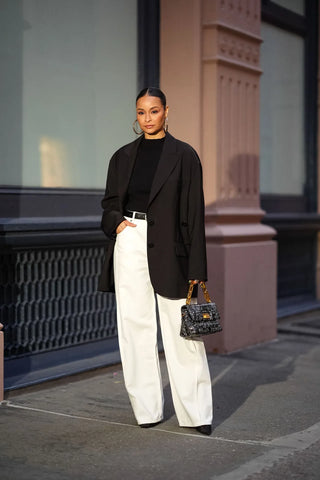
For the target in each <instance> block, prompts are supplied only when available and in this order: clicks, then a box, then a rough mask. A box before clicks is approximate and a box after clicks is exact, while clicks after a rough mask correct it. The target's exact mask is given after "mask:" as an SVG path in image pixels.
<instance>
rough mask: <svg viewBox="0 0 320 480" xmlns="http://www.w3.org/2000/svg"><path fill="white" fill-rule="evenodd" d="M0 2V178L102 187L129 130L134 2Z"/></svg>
mask: <svg viewBox="0 0 320 480" xmlns="http://www.w3.org/2000/svg"><path fill="white" fill-rule="evenodd" d="M0 11H1V24H2V26H3V28H1V29H0V62H1V66H2V74H1V75H2V78H1V83H0V108H1V111H2V112H4V115H2V116H1V117H2V118H0V131H1V132H2V136H1V141H0V158H1V160H2V162H3V167H4V168H3V170H2V175H1V181H0V183H1V184H2V185H21V186H31V187H33V186H34V187H37V186H52V187H54V186H55V187H59V186H61V187H74V188H104V182H105V175H106V168H107V161H108V159H109V158H110V156H111V154H112V153H113V152H114V151H115V150H116V149H117V148H118V147H119V146H121V145H123V144H124V143H126V142H129V141H131V140H132V139H133V138H134V135H133V132H132V130H131V125H132V122H133V120H134V112H135V106H134V99H135V97H136V94H137V2H136V1H135V0H90V1H88V0H68V1H66V0H41V1H39V0H13V1H8V0H0ZM39 156H40V159H39ZM40 164H41V168H40Z"/></svg>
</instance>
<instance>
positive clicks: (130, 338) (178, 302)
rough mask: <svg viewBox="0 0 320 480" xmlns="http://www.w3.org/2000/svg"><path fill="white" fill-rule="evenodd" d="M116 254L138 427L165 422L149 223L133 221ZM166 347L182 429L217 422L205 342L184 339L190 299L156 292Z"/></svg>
mask: <svg viewBox="0 0 320 480" xmlns="http://www.w3.org/2000/svg"><path fill="white" fill-rule="evenodd" d="M129 220H130V221H133V222H134V223H135V224H136V225H137V226H136V227H126V228H125V229H124V230H123V231H122V232H121V233H120V234H118V236H117V240H116V245H115V251H114V273H115V285H116V302H117V321H118V335H119V346H120V355H121V360H122V366H123V373H124V381H125V386H126V389H127V392H128V394H129V398H130V401H131V405H132V408H133V411H134V415H135V417H136V420H137V422H138V424H143V423H154V422H158V421H160V420H162V418H163V403H164V399H163V390H162V381H161V373H160V366H159V358H158V347H157V319H156V301H155V293H154V290H153V287H152V285H151V281H150V276H149V269H148V261H147V222H146V221H145V220H137V219H134V220H133V219H131V218H130V219H129ZM157 302H158V309H159V317H160V326H161V333H162V340H163V346H164V351H165V357H166V362H167V367H168V373H169V380H170V386H171V392H172V397H173V403H174V408H175V412H176V415H177V418H178V422H179V425H180V426H186V427H196V426H199V425H211V423H212V392H211V380H210V372H209V368H208V362H207V357H206V352H205V348H204V344H203V342H202V341H201V340H197V341H193V340H186V339H184V338H182V337H180V326H181V306H182V305H183V304H184V303H185V299H184V298H183V299H170V298H165V297H162V296H160V295H158V294H157Z"/></svg>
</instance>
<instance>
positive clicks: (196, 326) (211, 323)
mask: <svg viewBox="0 0 320 480" xmlns="http://www.w3.org/2000/svg"><path fill="white" fill-rule="evenodd" d="M200 286H201V288H202V290H203V295H204V298H205V300H206V302H207V303H203V304H191V296H192V291H193V283H190V286H189V291H188V296H187V300H186V305H183V306H182V307H181V330H180V336H181V337H184V338H195V337H202V336H203V335H210V334H211V333H216V332H221V330H222V327H221V325H220V322H219V320H220V314H219V312H218V309H217V305H216V304H215V303H214V302H212V301H211V300H210V296H209V292H208V290H207V287H206V284H205V283H204V282H200Z"/></svg>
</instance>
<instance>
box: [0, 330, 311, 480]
mask: <svg viewBox="0 0 320 480" xmlns="http://www.w3.org/2000/svg"><path fill="white" fill-rule="evenodd" d="M209 364H210V370H211V374H212V379H213V381H212V384H213V393H214V403H215V420H214V431H213V433H212V436H211V437H206V436H203V435H200V434H198V433H196V432H195V431H194V430H193V429H187V428H179V427H178V425H177V421H176V417H175V415H174V411H173V407H172V402H171V395H170V389H169V386H168V377H167V372H166V368H165V362H164V359H163V357H162V360H161V368H162V371H163V380H164V382H163V383H164V392H165V399H166V407H165V420H164V422H163V423H162V424H160V425H158V426H157V427H155V428H153V429H150V430H145V429H141V428H139V427H138V426H136V424H135V420H134V418H133V415H132V411H131V407H130V405H129V401H128V398H127V394H126V392H125V389H124V385H123V375H122V371H121V367H120V366H119V365H118V366H114V367H109V368H104V369H99V370H96V371H94V372H89V373H86V374H81V375H77V376H74V377H68V378H67V379H63V380H57V381H53V382H49V383H47V384H42V385H39V386H34V387H29V388H26V389H22V390H18V391H12V392H8V393H7V394H6V395H5V401H4V402H3V403H2V405H1V408H0V432H1V433H0V449H1V450H0V466H1V470H0V478H1V480H31V479H32V480H35V479H40V480H58V479H59V480H69V479H77V480H100V479H101V480H102V479H103V480H106V479H107V480H109V479H110V480H118V479H119V480H120V479H129V480H131V479H132V480H138V479H139V480H149V479H150V480H151V479H152V480H158V479H168V480H171V479H175V480H179V479H181V480H182V479H183V480H188V479H196V480H202V479H215V480H245V479H247V480H249V479H250V480H272V479H281V480H287V479H289V478H295V479H301V480H302V479H303V480H310V479H314V480H318V479H319V478H320V473H319V472H320V459H319V453H318V452H319V449H320V370H319V365H320V338H319V337H317V336H311V335H309V336H308V335H301V334H300V335H298V334H296V333H281V334H279V337H278V339H277V340H276V341H274V342H270V343H268V344H264V345H260V346H256V347H252V348H248V349H245V350H243V351H240V352H236V353H234V354H231V355H225V356H223V355H212V356H209Z"/></svg>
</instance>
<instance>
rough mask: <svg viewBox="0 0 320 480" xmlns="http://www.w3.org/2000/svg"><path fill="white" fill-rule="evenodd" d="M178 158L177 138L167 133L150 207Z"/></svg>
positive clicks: (152, 188) (152, 187)
mask: <svg viewBox="0 0 320 480" xmlns="http://www.w3.org/2000/svg"><path fill="white" fill-rule="evenodd" d="M178 158H179V156H178V153H177V151H176V141H175V138H174V137H173V136H172V135H170V133H167V134H166V139H165V142H164V145H163V150H162V153H161V157H160V160H159V164H158V167H157V170H156V173H155V176H154V179H153V183H152V186H151V191H150V197H149V203H148V205H150V203H151V202H152V200H153V199H154V197H155V196H156V195H157V193H158V192H159V190H160V189H161V187H162V185H163V184H164V183H165V181H166V180H167V178H168V177H169V175H170V173H171V172H172V170H173V169H174V167H175V166H176V163H177V161H178Z"/></svg>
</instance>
